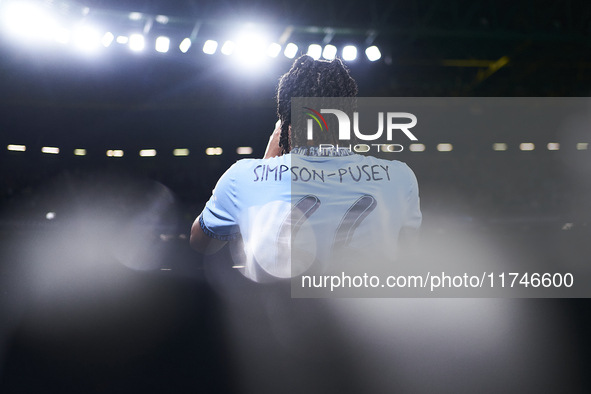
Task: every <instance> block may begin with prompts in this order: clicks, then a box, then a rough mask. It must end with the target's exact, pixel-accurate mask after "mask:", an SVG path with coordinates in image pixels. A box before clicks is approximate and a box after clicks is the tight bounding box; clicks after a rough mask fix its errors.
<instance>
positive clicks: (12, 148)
mask: <svg viewBox="0 0 591 394" xmlns="http://www.w3.org/2000/svg"><path fill="white" fill-rule="evenodd" d="M7 149H8V150H10V151H13V152H24V151H26V150H27V147H26V146H25V145H8V146H7Z"/></svg>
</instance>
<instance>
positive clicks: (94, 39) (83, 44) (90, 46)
mask: <svg viewBox="0 0 591 394" xmlns="http://www.w3.org/2000/svg"><path fill="white" fill-rule="evenodd" d="M74 43H75V45H76V47H77V48H78V49H81V50H83V51H87V52H89V51H93V50H95V49H97V48H98V47H99V46H100V43H101V35H100V33H99V32H98V31H97V30H96V29H94V28H92V27H90V26H82V27H80V28H79V29H77V30H76V31H74ZM103 45H104V44H103Z"/></svg>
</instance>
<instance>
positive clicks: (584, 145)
mask: <svg viewBox="0 0 591 394" xmlns="http://www.w3.org/2000/svg"><path fill="white" fill-rule="evenodd" d="M588 145H589V144H588V143H586V142H579V143H578V144H577V150H587V146H588Z"/></svg>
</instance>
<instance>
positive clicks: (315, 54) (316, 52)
mask: <svg viewBox="0 0 591 394" xmlns="http://www.w3.org/2000/svg"><path fill="white" fill-rule="evenodd" d="M321 53H322V47H321V46H320V45H318V44H312V45H310V46H309V47H308V53H307V55H309V56H312V58H313V59H314V60H318V59H320V54H321Z"/></svg>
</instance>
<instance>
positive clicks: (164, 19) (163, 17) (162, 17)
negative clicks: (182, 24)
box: [156, 15, 168, 25]
mask: <svg viewBox="0 0 591 394" xmlns="http://www.w3.org/2000/svg"><path fill="white" fill-rule="evenodd" d="M156 22H158V23H160V24H162V25H166V24H167V23H168V17H167V16H166V15H157V16H156Z"/></svg>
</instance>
